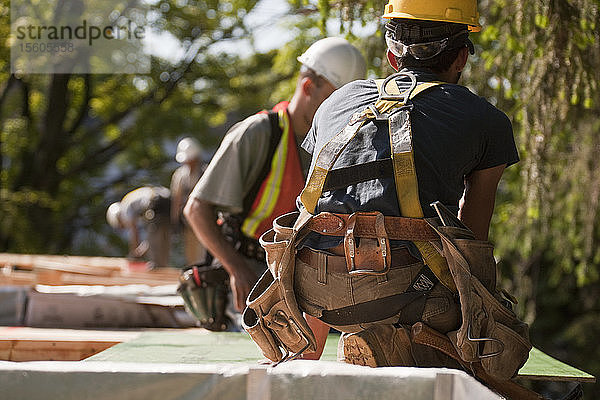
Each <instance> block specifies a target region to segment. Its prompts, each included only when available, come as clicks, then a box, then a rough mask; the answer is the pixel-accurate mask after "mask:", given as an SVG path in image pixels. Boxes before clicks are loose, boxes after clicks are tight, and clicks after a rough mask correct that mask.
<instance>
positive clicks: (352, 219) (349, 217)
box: [307, 212, 439, 241]
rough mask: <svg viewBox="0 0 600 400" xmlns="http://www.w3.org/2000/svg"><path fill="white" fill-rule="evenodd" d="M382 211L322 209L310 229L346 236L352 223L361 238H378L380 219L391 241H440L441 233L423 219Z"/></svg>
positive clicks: (355, 232)
mask: <svg viewBox="0 0 600 400" xmlns="http://www.w3.org/2000/svg"><path fill="white" fill-rule="evenodd" d="M381 216H382V215H381V213H378V212H357V213H354V214H335V213H329V212H322V213H320V214H317V215H315V216H314V217H313V218H312V219H311V220H310V222H309V223H308V224H307V228H308V229H310V230H312V231H314V232H317V233H320V234H321V235H327V236H344V235H345V234H346V231H347V229H349V226H350V225H352V231H353V234H354V235H356V236H359V237H366V238H377V237H378V233H379V232H380V230H381V228H380V225H381V222H383V225H384V226H385V232H386V235H387V237H388V238H389V239H390V240H410V241H414V240H439V236H438V234H437V233H436V232H435V230H434V229H433V228H431V226H429V224H428V223H427V222H426V221H425V220H424V219H422V218H406V217H389V216H384V217H383V221H381Z"/></svg>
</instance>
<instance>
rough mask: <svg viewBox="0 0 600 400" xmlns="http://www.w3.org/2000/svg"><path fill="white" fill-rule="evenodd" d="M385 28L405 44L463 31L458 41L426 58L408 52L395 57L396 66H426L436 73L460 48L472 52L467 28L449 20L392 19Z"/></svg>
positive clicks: (441, 37)
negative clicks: (416, 56) (419, 58)
mask: <svg viewBox="0 0 600 400" xmlns="http://www.w3.org/2000/svg"><path fill="white" fill-rule="evenodd" d="M386 30H387V31H390V32H391V33H392V36H393V37H394V39H395V40H398V41H400V42H402V43H405V44H414V43H422V42H430V41H434V40H440V39H444V38H447V37H451V36H452V35H455V34H457V33H458V32H465V35H464V37H462V35H459V39H458V42H455V43H453V44H452V45H451V46H449V47H448V48H446V49H445V50H444V51H442V52H441V53H440V54H438V55H437V56H435V57H433V58H431V59H428V60H417V59H416V58H414V57H413V56H412V55H410V54H408V53H407V54H405V55H403V56H402V57H396V56H395V57H396V60H397V62H398V67H399V68H400V69H402V68H405V67H417V68H419V67H420V68H428V69H430V70H432V71H433V72H436V73H442V72H445V71H447V70H448V69H449V68H450V66H451V65H452V63H453V62H454V61H455V60H456V57H458V53H459V51H460V49H462V48H463V47H468V48H469V50H470V51H471V52H473V51H472V50H473V48H472V46H473V44H472V43H471V41H470V40H469V39H468V30H467V26H466V25H462V24H453V23H449V22H437V21H423V20H413V19H400V18H395V19H392V20H391V21H390V22H389V23H388V24H387V25H386Z"/></svg>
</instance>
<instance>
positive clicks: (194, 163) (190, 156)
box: [171, 137, 206, 265]
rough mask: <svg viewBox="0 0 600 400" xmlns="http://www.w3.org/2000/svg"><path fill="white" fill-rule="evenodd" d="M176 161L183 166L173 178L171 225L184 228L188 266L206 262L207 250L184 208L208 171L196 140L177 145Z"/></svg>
mask: <svg viewBox="0 0 600 400" xmlns="http://www.w3.org/2000/svg"><path fill="white" fill-rule="evenodd" d="M175 160H176V161H177V162H178V163H180V164H181V166H180V167H179V168H177V169H176V170H175V172H174V173H173V177H172V178H171V224H172V226H174V227H183V249H184V253H185V263H186V265H192V264H198V263H202V262H204V260H205V258H206V249H205V248H204V246H203V245H202V243H200V241H199V240H198V238H196V235H194V231H193V230H192V228H190V226H189V224H188V223H187V222H186V221H185V218H183V207H184V206H185V203H186V202H187V199H188V197H189V195H190V193H191V192H192V189H193V188H194V186H196V183H197V182H198V180H199V179H200V177H201V176H202V173H203V172H204V170H205V169H206V165H205V164H204V163H203V162H202V147H200V144H199V143H198V141H197V140H196V139H194V138H190V137H186V138H183V139H181V140H180V141H179V143H178V144H177V152H176V153H175Z"/></svg>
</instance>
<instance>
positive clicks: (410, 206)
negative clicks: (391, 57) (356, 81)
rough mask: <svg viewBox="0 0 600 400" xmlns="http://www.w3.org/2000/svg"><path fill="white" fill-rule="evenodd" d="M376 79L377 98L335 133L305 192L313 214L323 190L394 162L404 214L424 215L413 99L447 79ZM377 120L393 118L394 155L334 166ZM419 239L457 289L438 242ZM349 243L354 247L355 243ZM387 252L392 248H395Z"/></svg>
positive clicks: (434, 266) (427, 257)
mask: <svg viewBox="0 0 600 400" xmlns="http://www.w3.org/2000/svg"><path fill="white" fill-rule="evenodd" d="M396 78H403V79H406V78H408V79H410V87H409V88H408V89H407V90H404V91H402V92H400V90H399V88H398V86H397V84H396V80H395V79H396ZM376 83H377V89H378V91H379V98H378V100H377V102H376V103H375V104H374V105H370V106H369V107H367V109H366V110H364V111H362V112H359V113H356V114H354V115H353V116H352V118H351V120H350V123H349V124H348V125H346V127H345V128H344V129H343V130H342V131H341V132H340V133H339V134H337V135H336V136H334V137H333V138H332V139H331V140H330V141H329V142H328V143H327V144H326V145H325V146H324V147H323V148H322V149H321V151H320V152H319V154H318V156H317V159H316V162H315V166H314V169H313V172H312V174H311V176H310V178H309V180H308V183H307V184H306V186H305V188H304V190H303V191H302V194H301V195H300V200H301V201H302V204H303V205H304V207H305V208H306V210H307V211H308V212H310V213H311V214H312V213H314V212H315V209H316V206H317V202H318V200H319V198H320V197H321V194H322V193H323V191H325V190H332V189H334V188H341V187H346V186H348V184H349V182H348V180H346V179H345V178H346V177H351V178H350V183H355V182H358V181H357V179H364V180H369V179H375V178H377V177H381V176H382V175H377V174H379V173H381V172H384V173H385V172H386V171H388V170H389V165H391V166H392V170H393V176H394V181H395V184H396V194H397V197H398V204H399V206H400V212H401V214H402V216H404V217H409V218H423V216H424V214H423V210H422V209H421V203H420V201H419V189H418V184H417V174H416V171H415V163H414V153H413V145H412V131H411V124H410V110H411V108H412V105H411V102H410V100H412V99H413V98H414V97H415V96H417V95H419V94H420V93H422V92H424V91H426V90H427V89H430V88H432V87H435V86H437V85H440V84H442V82H427V83H421V84H417V80H416V77H415V76H414V75H413V74H408V73H403V72H401V73H397V74H394V75H391V76H389V77H387V78H386V79H385V80H378V81H376ZM371 120H378V121H387V122H388V126H389V134H390V147H391V158H390V159H383V160H378V161H374V162H371V163H367V164H362V165H359V166H356V167H351V168H350V169H341V170H334V169H333V165H334V164H335V162H336V160H337V159H338V157H339V156H340V154H341V153H342V151H343V150H344V149H345V148H346V146H347V145H348V144H349V143H350V141H352V139H353V138H354V137H355V136H356V134H357V133H358V131H359V130H360V128H361V127H362V126H363V125H364V124H365V123H366V122H368V121H371ZM369 171H370V172H369ZM330 173H331V175H330ZM380 241H381V245H382V248H387V249H389V240H386V238H380ZM413 243H414V244H415V245H416V246H417V248H418V249H419V251H420V252H421V255H422V257H423V260H424V262H425V264H426V265H427V266H428V267H429V268H430V269H431V271H432V272H433V273H434V274H435V276H436V277H437V279H438V280H439V281H440V282H441V283H442V284H443V285H444V286H446V287H447V288H448V289H449V290H451V291H452V292H454V293H456V286H455V284H454V280H453V279H452V275H451V274H450V271H449V269H448V265H447V263H446V261H445V260H444V258H443V257H442V256H441V255H440V254H439V252H438V251H437V250H436V249H435V248H434V247H433V245H431V243H430V242H428V241H422V240H414V241H413ZM346 244H348V245H350V246H353V243H346ZM386 253H389V251H387V252H386ZM386 255H387V254H386ZM386 255H384V256H386ZM350 258H352V257H350Z"/></svg>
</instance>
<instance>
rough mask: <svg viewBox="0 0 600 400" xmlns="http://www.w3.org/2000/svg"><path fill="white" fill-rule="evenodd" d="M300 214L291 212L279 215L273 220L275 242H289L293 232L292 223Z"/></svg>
mask: <svg viewBox="0 0 600 400" xmlns="http://www.w3.org/2000/svg"><path fill="white" fill-rule="evenodd" d="M299 215H300V213H299V212H298V211H292V212H290V213H287V214H283V215H280V216H279V217H277V218H275V219H274V220H273V230H274V231H275V240H276V241H282V240H289V239H290V238H291V237H292V234H293V232H294V229H293V228H294V223H295V222H296V220H297V219H298V216H299Z"/></svg>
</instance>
